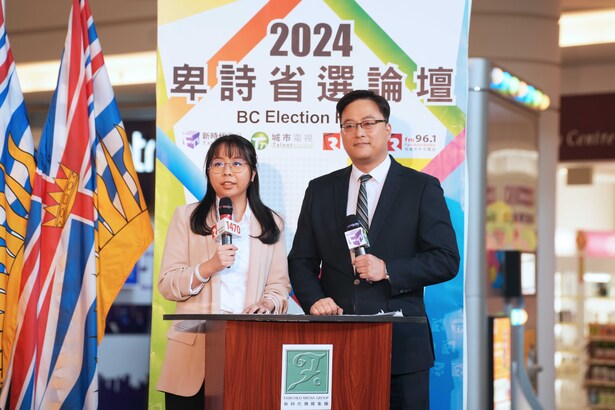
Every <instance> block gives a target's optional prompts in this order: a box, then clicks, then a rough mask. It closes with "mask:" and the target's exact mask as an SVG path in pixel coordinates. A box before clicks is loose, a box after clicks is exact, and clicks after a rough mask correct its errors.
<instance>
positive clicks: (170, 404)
mask: <svg viewBox="0 0 615 410" xmlns="http://www.w3.org/2000/svg"><path fill="white" fill-rule="evenodd" d="M164 406H165V409H166V410H203V409H204V408H205V385H203V386H201V390H199V392H198V393H197V394H195V395H194V396H189V397H184V396H178V395H176V394H172V393H165V394H164Z"/></svg>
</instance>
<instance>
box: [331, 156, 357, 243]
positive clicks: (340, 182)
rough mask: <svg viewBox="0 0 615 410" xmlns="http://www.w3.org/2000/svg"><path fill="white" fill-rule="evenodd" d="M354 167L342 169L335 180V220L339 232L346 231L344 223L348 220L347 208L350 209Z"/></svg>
mask: <svg viewBox="0 0 615 410" xmlns="http://www.w3.org/2000/svg"><path fill="white" fill-rule="evenodd" d="M351 170H352V167H351V166H349V167H346V168H344V169H342V172H340V173H339V174H338V176H337V178H335V182H334V184H335V186H334V187H333V189H334V193H333V195H334V197H335V199H334V201H335V220H336V221H337V228H338V230H339V231H342V232H343V231H344V230H345V229H346V227H345V226H344V221H345V220H346V208H347V207H348V181H349V178H350V171H351Z"/></svg>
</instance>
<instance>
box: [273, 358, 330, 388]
mask: <svg viewBox="0 0 615 410" xmlns="http://www.w3.org/2000/svg"><path fill="white" fill-rule="evenodd" d="M285 353H286V357H285V361H286V383H285V386H284V393H285V394H293V393H302V394H327V393H329V378H330V377H331V375H330V373H329V371H330V369H329V362H330V360H329V359H330V357H329V355H330V351H329V350H316V349H314V350H307V349H306V350H303V349H302V350H288V351H286V352H285Z"/></svg>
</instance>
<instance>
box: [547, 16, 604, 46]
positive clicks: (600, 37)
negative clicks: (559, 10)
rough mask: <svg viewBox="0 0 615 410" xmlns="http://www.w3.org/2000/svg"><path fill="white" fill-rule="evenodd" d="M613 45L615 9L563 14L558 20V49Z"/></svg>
mask: <svg viewBox="0 0 615 410" xmlns="http://www.w3.org/2000/svg"><path fill="white" fill-rule="evenodd" d="M606 43H615V9H614V10H600V11H584V12H571V13H563V14H562V15H561V17H560V19H559V45H560V47H572V46H586V45H591V44H606Z"/></svg>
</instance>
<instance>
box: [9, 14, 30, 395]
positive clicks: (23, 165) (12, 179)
mask: <svg viewBox="0 0 615 410" xmlns="http://www.w3.org/2000/svg"><path fill="white" fill-rule="evenodd" d="M35 168H36V167H35V164H34V143H33V141H32V133H31V132H30V124H29V122H28V116H27V114H26V104H25V102H24V99H23V94H22V93H21V87H20V86H19V80H18V79H17V73H16V72H15V61H14V59H13V53H12V52H11V46H10V44H9V39H8V36H7V34H6V25H5V24H4V10H3V7H2V2H0V335H1V338H0V350H1V351H2V354H0V386H2V383H3V382H4V378H5V375H6V369H7V368H8V364H9V361H10V358H11V351H12V346H13V341H14V338H15V328H16V325H17V322H16V321H17V297H18V292H19V284H20V278H21V275H20V273H21V268H22V263H23V248H24V238H25V236H26V224H27V222H28V219H27V218H28V213H29V211H30V196H31V195H32V179H33V178H34V172H35Z"/></svg>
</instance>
